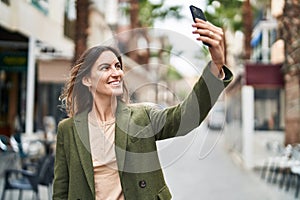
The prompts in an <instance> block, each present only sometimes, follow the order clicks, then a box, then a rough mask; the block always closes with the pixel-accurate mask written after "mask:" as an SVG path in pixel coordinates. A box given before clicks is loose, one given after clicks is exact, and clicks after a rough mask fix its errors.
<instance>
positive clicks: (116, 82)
mask: <svg viewBox="0 0 300 200" xmlns="http://www.w3.org/2000/svg"><path fill="white" fill-rule="evenodd" d="M110 84H111V85H119V84H120V81H114V82H111V83H110Z"/></svg>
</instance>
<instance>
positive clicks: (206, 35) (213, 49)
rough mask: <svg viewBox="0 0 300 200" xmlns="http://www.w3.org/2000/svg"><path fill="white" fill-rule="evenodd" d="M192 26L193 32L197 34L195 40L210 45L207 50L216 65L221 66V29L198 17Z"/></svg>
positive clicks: (222, 60) (222, 42) (223, 58)
mask: <svg viewBox="0 0 300 200" xmlns="http://www.w3.org/2000/svg"><path fill="white" fill-rule="evenodd" d="M192 26H193V27H194V28H196V29H195V30H194V31H193V34H198V35H199V36H198V37H197V40H199V41H202V42H203V43H207V44H209V45H210V47H209V51H210V54H211V57H212V60H213V62H214V63H215V64H216V65H217V66H218V67H222V65H224V62H225V55H224V33H223V30H222V29H221V28H219V27H217V26H215V25H213V24H211V23H209V22H206V21H203V20H200V19H196V23H194V24H192Z"/></svg>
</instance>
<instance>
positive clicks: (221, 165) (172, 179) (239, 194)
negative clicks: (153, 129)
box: [158, 124, 295, 200]
mask: <svg viewBox="0 0 300 200" xmlns="http://www.w3.org/2000/svg"><path fill="white" fill-rule="evenodd" d="M197 133H200V134H197ZM222 134H223V133H222V131H212V130H209V129H207V128H206V125H205V124H203V125H202V126H200V127H199V128H197V129H196V130H194V131H193V132H191V133H190V134H189V135H187V136H184V137H182V138H176V139H171V140H167V141H163V142H159V144H158V147H159V151H160V159H161V162H162V165H163V168H164V172H165V177H166V181H167V184H168V186H169V188H170V190H171V193H172V195H173V199H174V200H185V199H189V200H199V199H204V200H217V199H226V200H227V199H228V200H229V199H230V200H241V199H243V200H254V199H255V200H283V199H284V200H287V199H295V198H294V190H290V191H288V192H286V191H285V190H284V189H280V188H279V187H278V184H274V185H272V184H270V183H267V182H266V181H265V180H262V179H260V173H259V172H254V171H252V170H246V169H243V167H242V166H239V164H238V162H234V160H235V159H234V158H233V156H231V155H230V154H229V152H226V150H225V144H224V142H223V140H222V138H223V137H222V136H223V135H222Z"/></svg>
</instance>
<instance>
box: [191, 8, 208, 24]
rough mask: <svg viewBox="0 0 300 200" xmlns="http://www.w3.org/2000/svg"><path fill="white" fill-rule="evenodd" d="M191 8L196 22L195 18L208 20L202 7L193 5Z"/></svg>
mask: <svg viewBox="0 0 300 200" xmlns="http://www.w3.org/2000/svg"><path fill="white" fill-rule="evenodd" d="M190 10H191V13H192V16H193V20H194V22H195V18H199V19H202V20H204V21H206V17H205V15H204V13H203V11H202V10H201V9H200V8H198V7H196V6H193V5H191V6H190Z"/></svg>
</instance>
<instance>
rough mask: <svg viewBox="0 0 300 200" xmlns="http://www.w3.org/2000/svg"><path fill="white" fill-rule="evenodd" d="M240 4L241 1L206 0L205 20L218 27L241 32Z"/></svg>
mask: <svg viewBox="0 0 300 200" xmlns="http://www.w3.org/2000/svg"><path fill="white" fill-rule="evenodd" d="M242 4H243V1H241V0H220V1H216V0H207V5H208V6H207V10H206V11H205V15H206V18H207V20H208V21H210V22H211V23H213V24H215V25H217V26H219V27H227V28H231V29H232V30H233V31H236V30H241V29H242Z"/></svg>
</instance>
